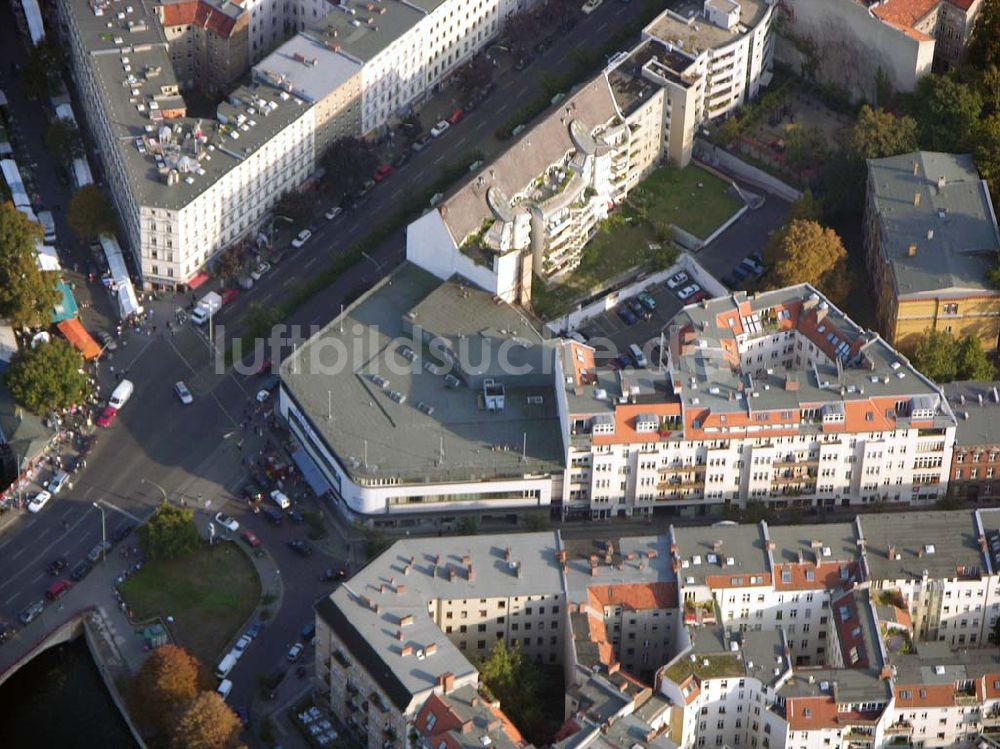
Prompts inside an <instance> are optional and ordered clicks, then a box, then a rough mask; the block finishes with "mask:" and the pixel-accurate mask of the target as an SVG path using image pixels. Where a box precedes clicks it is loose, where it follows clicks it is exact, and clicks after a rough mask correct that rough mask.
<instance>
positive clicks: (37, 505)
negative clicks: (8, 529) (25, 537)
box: [28, 491, 52, 512]
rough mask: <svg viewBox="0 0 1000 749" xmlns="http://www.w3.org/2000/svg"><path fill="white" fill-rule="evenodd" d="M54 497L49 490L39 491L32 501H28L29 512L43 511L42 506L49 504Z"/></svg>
mask: <svg viewBox="0 0 1000 749" xmlns="http://www.w3.org/2000/svg"><path fill="white" fill-rule="evenodd" d="M50 499H52V495H51V494H49V493H48V492H44V491H43V492H38V494H36V495H35V496H34V497H32V498H31V501H30V502H28V512H41V511H42V508H43V507H45V505H46V504H48V501H49V500H50Z"/></svg>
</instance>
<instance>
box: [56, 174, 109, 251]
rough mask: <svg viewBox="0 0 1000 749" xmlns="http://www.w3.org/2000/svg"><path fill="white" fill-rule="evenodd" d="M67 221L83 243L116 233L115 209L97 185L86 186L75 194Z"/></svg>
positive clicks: (70, 204)
mask: <svg viewBox="0 0 1000 749" xmlns="http://www.w3.org/2000/svg"><path fill="white" fill-rule="evenodd" d="M66 220H67V221H68V222H69V228H70V229H72V230H73V233H74V234H76V236H77V237H79V238H80V239H82V240H83V241H90V240H92V239H97V237H99V236H100V235H101V234H114V232H115V212H114V209H112V207H111V203H110V202H109V201H108V198H107V196H106V195H105V194H104V192H103V191H102V190H101V188H99V187H98V186H97V185H86V186H84V187H81V188H80V189H79V190H77V191H76V192H75V193H73V197H72V199H71V200H70V202H69V213H68V214H67V215H66Z"/></svg>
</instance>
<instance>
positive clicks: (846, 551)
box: [767, 523, 861, 564]
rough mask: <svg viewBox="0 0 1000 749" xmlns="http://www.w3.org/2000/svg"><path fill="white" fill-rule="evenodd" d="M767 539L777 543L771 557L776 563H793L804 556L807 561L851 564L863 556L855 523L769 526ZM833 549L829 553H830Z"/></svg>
mask: <svg viewBox="0 0 1000 749" xmlns="http://www.w3.org/2000/svg"><path fill="white" fill-rule="evenodd" d="M767 537H768V538H769V539H770V540H771V541H773V542H774V549H772V551H771V556H772V558H773V559H774V563H775V564H792V563H797V562H798V561H799V554H800V553H801V554H802V555H803V557H804V560H805V561H806V562H815V561H816V554H817V553H819V555H820V557H819V561H828V562H851V561H854V560H856V559H858V557H860V556H861V549H860V548H859V547H858V544H857V539H858V533H857V525H856V524H855V523H816V524H814V525H768V527H767ZM827 550H829V552H830V553H829V554H827V553H826V552H827Z"/></svg>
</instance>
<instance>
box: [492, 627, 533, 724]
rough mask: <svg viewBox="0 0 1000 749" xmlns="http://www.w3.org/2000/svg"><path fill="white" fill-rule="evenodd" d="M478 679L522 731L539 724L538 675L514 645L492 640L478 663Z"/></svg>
mask: <svg viewBox="0 0 1000 749" xmlns="http://www.w3.org/2000/svg"><path fill="white" fill-rule="evenodd" d="M478 668H479V679H480V682H481V683H482V684H483V686H485V687H486V689H487V690H488V691H489V693H490V694H491V695H492V696H493V697H495V698H496V699H498V700H500V707H501V708H502V709H503V711H504V712H505V713H507V715H508V716H510V719H511V720H512V721H513V722H514V725H516V726H517V727H518V728H519V729H520V730H521V732H522V733H524V734H527V735H530V734H534V733H536V732H537V731H538V730H539V728H540V727H541V725H542V722H543V715H542V712H541V709H540V692H541V689H542V683H541V676H540V674H539V672H538V667H537V666H535V664H534V662H533V661H531V660H530V659H527V658H525V657H524V655H523V654H522V653H521V649H520V648H519V647H518V646H517V645H515V646H514V647H513V648H508V647H507V645H506V643H504V641H503V640H497V641H496V642H494V643H493V649H492V650H490V654H489V655H488V656H487V657H486V658H485V659H483V660H481V661H480V662H479V663H478Z"/></svg>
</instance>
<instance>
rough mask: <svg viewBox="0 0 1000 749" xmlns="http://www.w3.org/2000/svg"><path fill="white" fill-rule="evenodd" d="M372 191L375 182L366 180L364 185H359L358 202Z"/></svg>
mask: <svg viewBox="0 0 1000 749" xmlns="http://www.w3.org/2000/svg"><path fill="white" fill-rule="evenodd" d="M373 189H375V180H373V179H366V180H365V183H364V184H363V185H361V190H360V191H358V200H361V198H363V197H365V195H367V194H368V193H370V192H371V191H372V190H373Z"/></svg>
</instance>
